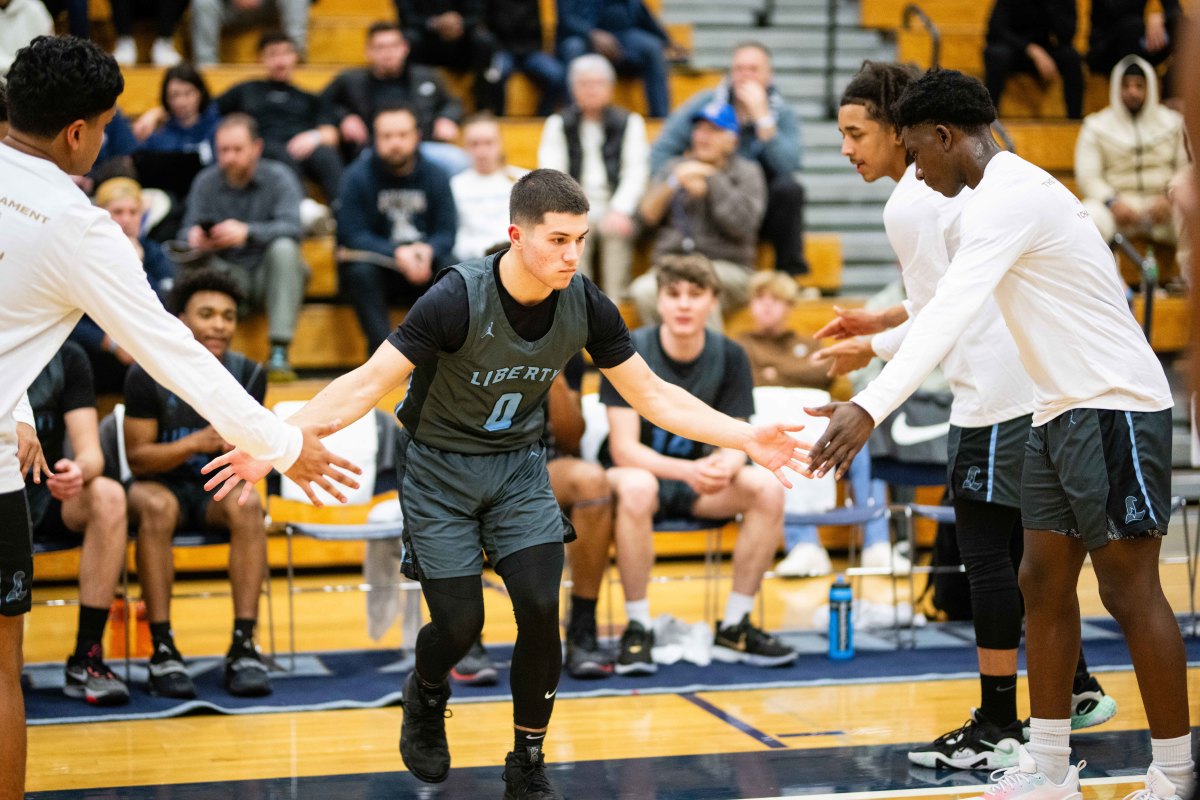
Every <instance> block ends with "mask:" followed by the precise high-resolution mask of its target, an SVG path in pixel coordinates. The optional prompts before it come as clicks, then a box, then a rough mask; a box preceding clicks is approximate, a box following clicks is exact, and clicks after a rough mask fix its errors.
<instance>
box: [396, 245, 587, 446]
mask: <svg viewBox="0 0 1200 800" xmlns="http://www.w3.org/2000/svg"><path fill="white" fill-rule="evenodd" d="M491 261H492V259H491V258H483V259H477V260H473V261H467V262H465V263H462V264H457V265H455V266H453V267H450V269H454V270H457V271H458V272H459V273H460V274H461V275H462V277H463V282H464V283H465V284H466V287H467V300H468V308H469V311H470V315H471V316H470V322H469V323H468V328H467V338H466V341H464V342H463V346H462V347H460V348H459V349H458V351H457V352H455V353H439V354H438V363H437V371H436V373H435V375H434V377H433V380H432V383H431V384H430V386H429V391H428V393H427V394H426V395H425V398H424V402H423V403H422V406H421V408H420V416H419V420H420V423H419V424H418V425H417V426H416V430H415V431H414V432H413V436H414V438H415V439H416V440H417V441H419V442H421V443H422V444H426V445H429V446H430V447H436V448H438V449H441V450H448V451H450V452H454V453H473V454H478V453H500V452H505V451H508V450H517V449H519V448H521V447H527V446H528V445H530V444H533V443H534V442H536V441H537V440H538V439H539V438H541V436H542V431H543V428H544V427H545V403H544V402H543V401H544V399H545V397H546V393H547V392H549V390H550V384H551V383H552V382H553V381H554V379H555V378H556V377H557V376H558V373H559V372H560V371H561V370H562V368H563V365H564V364H566V363H567V359H569V358H570V357H571V356H572V355H574V354H575V353H578V352H579V351H580V350H581V349H583V346H584V344H586V343H587V335H588V319H587V302H586V297H585V294H584V291H585V290H584V285H583V278H582V276H580V275H576V276H575V277H574V278H572V279H571V283H570V284H568V286H567V288H566V289H564V290H562V291H561V292H560V293H559V298H558V305H557V307H556V308H555V311H554V322H553V324H552V325H551V326H550V330H549V331H547V332H546V335H545V336H543V337H542V338H540V339H538V340H537V341H535V342H529V341H526V340H525V339H523V338H521V336H520V335H518V334H517V332H516V331H514V330H513V329H512V325H511V324H510V323H509V321H508V317H506V316H505V314H504V308H503V306H502V305H501V303H500V290H499V288H498V287H497V286H496V277H495V275H494V273H493V271H492V265H491Z"/></svg>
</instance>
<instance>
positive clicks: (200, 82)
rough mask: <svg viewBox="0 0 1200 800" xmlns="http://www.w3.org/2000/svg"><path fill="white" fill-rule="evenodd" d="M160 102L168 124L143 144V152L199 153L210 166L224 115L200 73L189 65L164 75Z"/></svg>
mask: <svg viewBox="0 0 1200 800" xmlns="http://www.w3.org/2000/svg"><path fill="white" fill-rule="evenodd" d="M159 99H160V101H161V102H162V108H163V109H164V110H165V111H166V115H167V118H166V121H165V123H164V124H163V126H162V127H161V128H159V129H158V130H156V131H154V133H152V134H151V135H150V136H149V138H147V139H146V141H144V142H143V143H142V147H141V149H143V150H150V151H152V152H156V153H199V154H200V161H201V162H202V163H204V164H211V163H212V161H213V153H214V152H215V149H216V148H215V146H214V137H215V136H216V133H217V124H218V123H219V122H220V121H221V112H220V111H219V110H218V109H217V107H216V105H215V104H214V103H213V102H212V96H211V95H210V94H209V91H208V85H207V84H206V83H205V82H204V78H202V77H201V76H200V73H198V72H196V70H195V68H194V67H192V65H190V64H180V65H179V66H177V67H171V68H170V69H168V70H167V71H166V73H164V75H163V82H162V91H161V94H160V97H159ZM159 113H161V112H159Z"/></svg>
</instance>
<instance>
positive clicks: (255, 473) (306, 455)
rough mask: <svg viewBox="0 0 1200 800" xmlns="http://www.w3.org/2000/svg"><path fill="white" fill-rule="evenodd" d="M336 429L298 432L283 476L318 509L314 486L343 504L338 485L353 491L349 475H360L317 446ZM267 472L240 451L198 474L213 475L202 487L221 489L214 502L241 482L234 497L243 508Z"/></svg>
mask: <svg viewBox="0 0 1200 800" xmlns="http://www.w3.org/2000/svg"><path fill="white" fill-rule="evenodd" d="M340 427H341V420H335V421H333V422H330V423H327V424H325V425H309V426H306V427H303V428H301V429H300V431H301V432H302V433H303V434H304V444H303V446H302V447H301V449H300V456H299V458H297V459H296V462H295V463H294V464H292V466H291V468H290V469H288V471H287V472H286V473H284V474H285V475H287V476H288V477H289V478H291V479H292V480H293V481H294V482H295V483H296V485H297V486H299V487H300V488H301V489H303V490H304V493H305V494H306V495H308V499H309V500H310V501H311V502H312V504H313V505H314V506H317V507H318V508H319V507H321V506H322V505H324V503H322V502H321V498H320V497H318V496H317V493H316V492H315V491H314V490H313V486H312V485H313V484H314V483H315V484H316V485H317V486H320V487H321V488H322V489H324V490H325V491H326V492H327V493H329V494H330V495H332V496H333V497H335V498H336V499H337V500H338V502H341V503H344V502H346V496H345V495H344V494H342V492H341V490H340V489H339V488H338V484H341V485H342V486H344V487H346V488H347V489H357V488H358V481H356V480H354V478H353V477H352V476H351V474H353V475H361V474H362V470H361V469H360V468H359V467H358V466H357V465H356V464H352V463H351V462H349V461H347V460H346V459H344V458H342V457H341V456H338V455H334V454H333V453H331V452H330V451H329V450H328V449H326V447H325V445H323V444H321V438H322V437H324V436H328V435H329V434H331V433H333V432H334V431H336V430H338V428H340ZM218 470H219V471H218ZM270 471H271V465H270V464H269V463H267V462H265V461H259V460H258V459H256V458H253V457H252V456H250V455H249V454H248V453H246V452H244V451H243V450H241V449H240V448H239V449H235V450H230V451H229V452H228V453H225V454H223V455H220V456H217V457H216V458H214V459H213V460H212V461H210V462H208V463H207V464H206V465H205V466H204V469H202V470H201V472H202V473H204V474H205V475H207V474H209V473H211V472H216V474H215V475H213V476H212V477H211V478H209V480H208V483H206V484H204V489H205V490H206V491H212V489H213V488H215V487H217V486H220V487H221V488H220V489H218V490H217V492H216V494H215V495H213V497H214V499H216V500H221V499H223V498H224V497H225V496H226V495H228V494H229V493H230V492H232V491H233V490H234V489H235V488H236V487H237V485H238V484H239V483H241V482H243V481H245V485H244V486H243V487H242V492H241V494H240V495H238V505H243V504H245V502H246V501H247V500H248V499H249V498H250V493H251V492H253V491H254V484H256V483H258V482H259V481H260V480H262V479H263V478H265V477H266V476H267V473H268V472H270ZM348 473H351V474H348Z"/></svg>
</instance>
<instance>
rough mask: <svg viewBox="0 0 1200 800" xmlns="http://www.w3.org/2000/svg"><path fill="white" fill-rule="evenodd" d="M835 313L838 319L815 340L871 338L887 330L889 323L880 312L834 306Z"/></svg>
mask: <svg viewBox="0 0 1200 800" xmlns="http://www.w3.org/2000/svg"><path fill="white" fill-rule="evenodd" d="M833 313H835V314H837V317H835V318H834V319H832V320H830V321H829V322H827V323H825V326H824V327H823V328H821V329H820V330H819V331H817V332H816V333H814V334H813V338H814V339H849V338H850V337H851V336H870V335H871V334H873V333H879V332H880V331H885V330H887V322H886V320H885V319H884V316H883V314H882V313H881V312H879V311H871V310H869V309H866V308H841V307H840V306H834V307H833Z"/></svg>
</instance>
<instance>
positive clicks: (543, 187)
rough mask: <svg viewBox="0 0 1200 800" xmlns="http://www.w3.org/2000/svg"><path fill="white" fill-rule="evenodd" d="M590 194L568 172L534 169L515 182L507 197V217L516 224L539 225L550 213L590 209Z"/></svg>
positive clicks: (580, 211) (583, 212)
mask: <svg viewBox="0 0 1200 800" xmlns="http://www.w3.org/2000/svg"><path fill="white" fill-rule="evenodd" d="M589 208H590V206H589V205H588V199H587V195H585V194H584V193H583V189H582V188H580V186H579V184H578V183H576V182H575V179H574V178H572V177H571V176H570V175H568V174H567V173H565V172H559V171H558V170H556V169H535V170H533V171H532V172H527V173H525V174H524V175H523V176H522V177H521V179H520V180H519V181H517V182H516V183H515V184H513V189H512V194H511V195H509V198H508V219H509V222H511V223H512V224H513V225H524V226H528V227H531V228H532V227H536V226H537V225H540V224H541V222H542V220H543V219H545V218H546V215H547V214H576V215H586V214H587V213H588V209H589Z"/></svg>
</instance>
